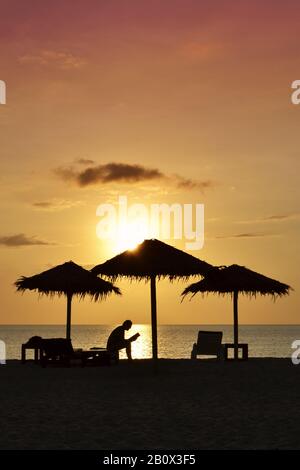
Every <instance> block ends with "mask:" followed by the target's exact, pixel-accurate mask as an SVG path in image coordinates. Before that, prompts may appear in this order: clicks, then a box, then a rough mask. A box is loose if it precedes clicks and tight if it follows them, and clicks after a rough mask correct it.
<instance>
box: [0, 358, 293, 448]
mask: <svg viewBox="0 0 300 470" xmlns="http://www.w3.org/2000/svg"><path fill="white" fill-rule="evenodd" d="M0 381H1V387H0V400H1V439H0V448H1V449H84V450H86V449H98V450H101V449H106V450H107V449H112V450H113V449H135V450H137V449H299V448H300V437H299V432H298V429H299V421H300V405H299V398H298V397H299V389H300V369H299V368H298V367H296V366H293V365H292V363H291V361H290V360H289V359H250V360H249V361H248V362H239V363H233V362H228V363H227V362H217V361H214V360H212V361H200V360H198V361H196V362H193V361H190V360H160V361H159V365H158V372H157V374H153V368H152V364H151V363H150V361H134V362H133V363H132V364H128V363H127V362H126V361H121V362H120V364H119V365H118V366H114V367H92V366H89V367H86V368H81V367H78V366H76V365H74V366H72V367H71V368H64V367H54V366H49V367H48V368H46V369H42V368H41V367H40V366H36V365H34V364H33V363H29V362H28V363H26V364H25V365H22V364H21V363H20V362H19V361H8V363H7V365H5V366H1V367H0Z"/></svg>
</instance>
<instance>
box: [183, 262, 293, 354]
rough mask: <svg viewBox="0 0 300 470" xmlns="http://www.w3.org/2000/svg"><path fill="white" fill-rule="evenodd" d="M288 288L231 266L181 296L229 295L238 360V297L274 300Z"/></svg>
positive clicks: (208, 276) (211, 274) (287, 291)
mask: <svg viewBox="0 0 300 470" xmlns="http://www.w3.org/2000/svg"><path fill="white" fill-rule="evenodd" d="M290 289H291V288H290V286H288V285H287V284H282V283H281V282H279V281H276V280H274V279H271V278H269V277H266V276H263V275H262V274H259V273H256V272H255V271H251V270H250V269H247V268H245V267H244V266H239V265H237V264H233V265H232V266H227V267H226V266H221V267H219V268H215V269H214V270H212V271H211V272H210V273H209V274H208V275H207V276H205V278H204V279H202V280H201V281H199V282H195V283H194V284H191V285H190V286H188V287H187V288H186V289H185V290H184V291H183V292H182V295H183V296H184V297H185V296H186V295H187V294H193V295H192V296H194V295H195V294H197V293H198V292H202V293H203V294H204V293H209V292H212V293H216V294H219V295H225V294H231V296H232V297H233V315H234V358H235V359H237V358H238V342H239V341H238V295H239V294H240V293H241V294H245V295H248V296H249V297H256V295H257V294H260V295H271V296H272V297H273V298H274V299H276V298H277V297H281V296H283V295H287V294H289V290H290Z"/></svg>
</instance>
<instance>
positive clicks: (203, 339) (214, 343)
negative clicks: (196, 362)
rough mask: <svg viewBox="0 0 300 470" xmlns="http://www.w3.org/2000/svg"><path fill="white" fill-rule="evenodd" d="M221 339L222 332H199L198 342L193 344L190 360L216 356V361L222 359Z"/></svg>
mask: <svg viewBox="0 0 300 470" xmlns="http://www.w3.org/2000/svg"><path fill="white" fill-rule="evenodd" d="M222 337H223V333H222V331H199V333H198V341H197V343H194V344H193V349H192V352H191V359H197V356H216V357H217V359H222V357H223V346H222Z"/></svg>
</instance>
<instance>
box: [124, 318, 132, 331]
mask: <svg viewBox="0 0 300 470" xmlns="http://www.w3.org/2000/svg"><path fill="white" fill-rule="evenodd" d="M123 327H124V330H126V331H127V330H130V328H131V327H132V321H131V320H125V321H124V323H123Z"/></svg>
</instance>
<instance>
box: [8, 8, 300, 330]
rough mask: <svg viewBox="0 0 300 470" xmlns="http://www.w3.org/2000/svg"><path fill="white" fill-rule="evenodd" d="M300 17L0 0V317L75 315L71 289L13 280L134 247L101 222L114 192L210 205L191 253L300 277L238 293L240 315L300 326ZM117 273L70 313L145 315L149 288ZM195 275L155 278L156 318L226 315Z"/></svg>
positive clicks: (26, 319) (56, 319)
mask: <svg viewBox="0 0 300 470" xmlns="http://www.w3.org/2000/svg"><path fill="white" fill-rule="evenodd" d="M299 20H300V5H299V2H297V1H296V0H295V1H292V0H285V1H283V0H282V1H278V0H272V1H265V2H261V1H258V0H251V1H250V0H244V1H239V0H234V1H233V0H226V1H225V0H223V1H220V0H219V1H213V0H210V1H208V0H207V1H202V2H199V1H197V0H165V1H164V2H162V1H155V0H153V1H151V2H150V1H149V2H148V1H147V2H146V1H145V2H143V1H140V0H139V1H137V0H131V1H129V0H128V1H127V2H124V1H121V0H111V1H109V2H108V1H101V0H97V1H96V0H89V1H83V0H72V1H71V0H68V1H67V0H60V1H57V0H56V1H52V2H40V1H38V0H27V1H26V2H22V1H20V0H19V1H16V0H9V1H6V0H0V80H4V81H5V83H6V87H7V103H6V104H5V105H0V143H1V146H0V158H1V174H0V182H1V185H0V194H1V198H0V211H1V226H0V257H1V264H0V292H1V314H0V323H2V324H38V323H42V324H48V323H54V324H60V323H64V322H65V301H64V299H47V298H41V299H39V298H38V295H37V294H35V293H31V292H27V293H25V294H24V295H20V294H17V293H16V292H15V289H14V286H13V282H14V281H15V280H16V279H17V278H19V277H20V276H30V275H33V274H36V273H38V272H41V271H44V270H46V269H48V268H49V267H52V266H54V265H56V264H60V263H63V262H64V261H69V260H73V261H75V262H77V263H78V264H81V265H83V266H84V267H87V268H89V267H92V266H94V265H96V264H99V263H101V262H103V261H105V260H106V259H109V258H111V257H112V256H114V255H115V254H116V253H117V252H118V250H119V249H120V248H121V247H122V248H123V247H124V248H125V246H123V245H124V243H122V234H121V236H120V238H121V240H111V241H104V240H101V239H99V237H97V233H96V228H97V224H98V222H99V217H98V216H97V215H96V211H97V207H98V206H99V205H100V204H114V205H115V204H117V202H118V198H119V196H126V197H127V198H128V203H129V204H134V203H139V204H144V205H145V206H146V207H150V204H162V203H167V204H173V203H176V204H181V205H182V204H193V205H194V206H195V204H204V208H205V219H204V222H205V225H204V246H203V248H202V249H199V250H198V251H196V250H194V251H189V253H190V254H192V255H193V256H197V257H199V258H200V259H203V260H205V261H207V262H209V263H211V264H214V265H226V264H232V263H237V264H241V265H243V266H247V267H249V268H251V269H253V270H255V271H258V272H261V273H263V274H265V275H267V276H270V277H272V278H275V279H278V280H280V281H282V282H285V283H287V284H289V285H291V286H292V287H293V288H294V291H292V292H291V294H290V296H289V297H288V298H284V299H279V300H278V301H276V302H275V303H274V302H273V301H272V299H268V298H264V299H261V298H256V299H255V300H249V299H246V298H245V299H244V298H242V299H241V301H240V322H241V323H244V324H250V323H251V324H253V323H254V324H255V323H262V324H268V323H271V324H272V323H274V324H277V323H278V324H281V323H291V324H298V323H299V303H300V297H299V293H298V279H299V275H298V269H299V268H298V267H299V264H300V255H299V249H298V241H299V228H300V212H299V199H300V197H299V196H300V187H299V186H300V185H299V169H300V168H299V166H300V165H299V123H300V105H299V106H297V105H294V104H292V102H291V93H292V90H291V84H292V82H293V81H294V80H297V79H300V70H299V52H298V36H299ZM194 206H193V207H194ZM131 235H133V234H132V232H131ZM123 236H124V238H125V239H126V237H125V233H123ZM163 241H166V242H167V243H170V244H173V245H174V246H177V247H178V248H180V249H185V240H174V239H172V238H171V239H166V240H163ZM123 242H124V240H123ZM125 245H126V244H125ZM191 282H192V280H191ZM116 284H117V285H118V286H119V287H120V288H121V290H122V292H123V296H122V297H121V298H113V297H111V298H109V299H107V300H106V301H103V302H101V303H96V304H93V303H91V302H90V301H89V300H88V299H85V301H84V302H77V301H75V302H74V309H73V323H76V324H80V323H83V324H114V323H118V322H120V321H123V320H124V319H125V318H127V317H129V318H131V319H132V320H133V321H134V322H136V323H148V322H149V319H150V302H149V300H150V294H149V286H147V285H145V284H144V283H139V284H134V283H128V282H126V281H123V280H122V281H119V282H117V283H116ZM186 285H187V282H186V281H185V282H175V283H173V284H170V283H169V282H168V281H167V280H166V281H161V282H160V283H159V285H158V322H159V323H162V324H173V323H176V324H222V323H223V324H224V323H231V322H232V307H231V300H230V298H218V297H215V296H208V297H205V298H202V297H201V296H196V297H195V298H194V299H193V300H192V301H191V302H189V301H186V300H185V301H184V302H183V303H181V299H180V293H181V292H182V290H183V289H184V288H185V287H186Z"/></svg>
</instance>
